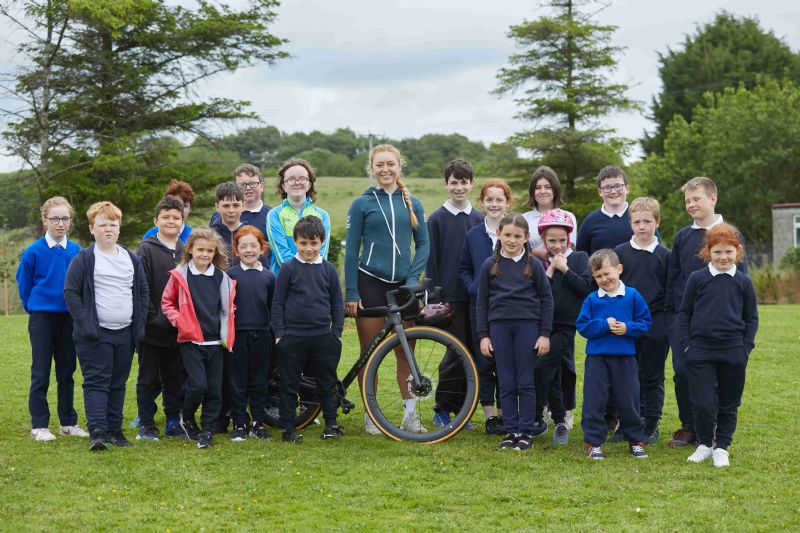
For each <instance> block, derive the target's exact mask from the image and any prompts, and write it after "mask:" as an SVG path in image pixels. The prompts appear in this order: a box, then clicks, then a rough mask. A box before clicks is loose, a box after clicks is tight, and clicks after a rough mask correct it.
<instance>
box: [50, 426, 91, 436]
mask: <svg viewBox="0 0 800 533" xmlns="http://www.w3.org/2000/svg"><path fill="white" fill-rule="evenodd" d="M58 434H59V435H62V436H64V437H82V438H86V437H88V436H89V434H88V433H86V432H85V431H84V430H83V428H81V427H80V426H78V425H75V426H58Z"/></svg>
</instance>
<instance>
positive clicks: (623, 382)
mask: <svg viewBox="0 0 800 533" xmlns="http://www.w3.org/2000/svg"><path fill="white" fill-rule="evenodd" d="M589 268H590V269H591V271H592V277H593V278H594V280H595V282H597V286H598V287H599V289H598V290H597V292H593V293H591V294H590V295H589V296H588V297H587V298H586V300H584V302H583V306H582V307H581V312H580V314H579V315H578V319H577V321H576V322H575V325H576V327H577V329H578V332H579V333H580V334H581V335H583V336H584V337H586V339H587V342H586V363H585V369H584V374H583V414H582V416H581V429H583V439H584V442H585V443H586V451H587V453H588V455H589V458H590V459H604V458H605V455H604V454H603V450H602V448H601V445H602V444H603V443H604V442H605V440H606V435H607V426H606V423H605V421H604V413H605V409H606V404H607V403H608V400H609V399H610V398H613V399H614V405H615V407H616V409H617V412H618V413H619V417H620V427H621V428H622V434H623V435H624V436H625V438H626V439H627V440H628V447H629V449H630V452H631V454H632V455H633V456H634V457H636V458H645V457H647V453H646V452H645V449H644V442H643V441H644V423H643V422H642V419H641V418H640V417H639V376H638V368H637V366H638V365H637V364H636V357H635V355H636V345H635V341H636V339H638V338H639V337H641V336H642V335H644V333H645V332H647V329H648V328H649V327H650V311H649V310H648V308H647V302H645V301H644V298H642V296H641V294H639V291H637V290H636V289H634V288H633V287H626V286H625V284H624V283H622V282H621V281H620V279H619V277H620V274H621V273H622V268H623V267H622V265H621V264H620V262H619V258H618V257H617V254H615V253H614V252H613V251H612V250H609V249H603V250H599V251H597V252H595V253H594V254H592V256H591V257H590V258H589Z"/></svg>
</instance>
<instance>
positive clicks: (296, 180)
mask: <svg viewBox="0 0 800 533" xmlns="http://www.w3.org/2000/svg"><path fill="white" fill-rule="evenodd" d="M283 181H285V182H286V183H289V184H291V185H296V184H298V183H308V178H306V177H305V176H301V177H299V178H285V179H284V180H283Z"/></svg>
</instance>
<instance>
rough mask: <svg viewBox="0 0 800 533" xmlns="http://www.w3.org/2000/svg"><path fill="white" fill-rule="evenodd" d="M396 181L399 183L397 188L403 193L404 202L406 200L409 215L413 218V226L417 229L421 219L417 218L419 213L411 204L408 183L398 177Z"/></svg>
mask: <svg viewBox="0 0 800 533" xmlns="http://www.w3.org/2000/svg"><path fill="white" fill-rule="evenodd" d="M395 183H396V184H397V188H398V189H400V192H401V193H403V202H405V204H406V207H407V208H408V216H409V218H411V227H412V228H414V229H417V226H418V225H419V221H418V220H417V215H416V213H414V208H413V206H412V205H411V193H409V192H408V188H407V187H406V184H405V183H403V180H401V179H400V178H397V181H396V182H395Z"/></svg>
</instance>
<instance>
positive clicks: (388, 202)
mask: <svg viewBox="0 0 800 533" xmlns="http://www.w3.org/2000/svg"><path fill="white" fill-rule="evenodd" d="M402 165H403V157H402V156H401V155H400V152H399V151H398V150H397V148H395V147H394V146H391V145H389V144H381V145H378V146H376V147H375V148H373V149H372V151H371V152H370V154H369V164H368V166H367V172H368V173H369V175H370V177H373V178H374V179H375V182H376V186H374V187H370V188H368V189H367V190H366V191H364V193H363V194H362V195H361V196H359V197H358V198H356V200H355V201H354V202H353V204H352V205H351V206H350V211H349V212H348V213H347V236H346V243H345V256H344V269H345V287H346V294H345V311H346V312H347V315H348V316H352V317H355V316H357V313H358V309H359V308H368V307H378V306H384V305H386V304H387V302H386V292H387V291H390V290H393V289H396V288H398V287H400V286H402V285H407V284H417V283H419V277H420V274H422V271H423V270H424V269H425V263H426V262H427V260H428V251H429V243H428V228H427V225H426V224H425V213H424V211H423V209H422V203H420V201H419V200H418V199H417V198H416V197H414V196H411V194H410V193H409V192H408V188H407V187H406V185H405V184H404V183H403V181H402V180H401V179H400V173H401V170H402ZM412 243H413V248H414V250H413V256H412ZM383 322H384V320H383V319H382V318H367V317H359V318H357V320H356V326H357V329H358V338H359V341H360V343H361V349H362V350H363V349H364V347H365V346H366V345H367V343H369V341H370V340H372V338H373V337H374V336H375V335H376V334H377V333H378V331H380V330H381V328H382V327H383ZM396 355H397V366H398V370H397V376H398V377H397V383H398V385H399V386H400V394H401V396H402V397H403V403H404V405H405V413H404V419H403V424H402V427H403V429H405V430H406V431H414V432H418V433H419V432H424V431H426V429H425V428H423V427H422V425H421V424H420V419H419V412H418V411H417V409H416V403H417V402H416V399H412V398H411V395H410V394H409V392H408V388H407V387H406V386H404V385H406V383H405V377H404V376H408V375H409V374H410V369H409V368H408V363H407V362H406V360H405V356H404V355H403V354H402V353H400V354H396ZM359 383H360V381H359ZM364 430H365V431H367V433H373V434H380V431H378V429H377V428H376V427H375V425H374V424H373V423H372V420H370V419H369V417H367V416H366V415H365V416H364Z"/></svg>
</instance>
